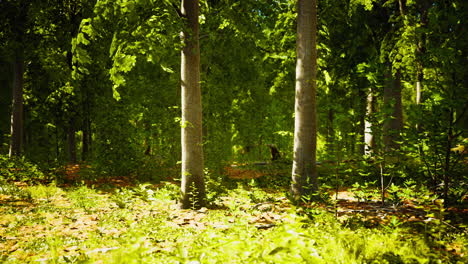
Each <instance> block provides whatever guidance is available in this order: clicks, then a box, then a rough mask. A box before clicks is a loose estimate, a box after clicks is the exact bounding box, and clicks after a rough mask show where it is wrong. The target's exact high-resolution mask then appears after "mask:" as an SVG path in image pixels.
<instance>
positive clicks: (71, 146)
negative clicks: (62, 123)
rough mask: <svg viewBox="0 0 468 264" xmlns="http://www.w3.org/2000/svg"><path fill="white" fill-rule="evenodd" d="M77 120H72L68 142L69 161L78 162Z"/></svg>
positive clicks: (69, 126) (68, 132)
mask: <svg viewBox="0 0 468 264" xmlns="http://www.w3.org/2000/svg"><path fill="white" fill-rule="evenodd" d="M74 123H75V122H74V121H73V120H71V121H70V123H69V125H68V131H67V142H68V162H69V163H71V164H76V161H77V158H76V137H75V124H74Z"/></svg>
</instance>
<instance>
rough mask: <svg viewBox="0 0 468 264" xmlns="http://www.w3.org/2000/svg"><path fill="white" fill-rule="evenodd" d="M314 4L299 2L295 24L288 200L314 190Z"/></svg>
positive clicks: (308, 0) (315, 31) (315, 114)
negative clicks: (290, 197)
mask: <svg viewBox="0 0 468 264" xmlns="http://www.w3.org/2000/svg"><path fill="white" fill-rule="evenodd" d="M316 33H317V4H316V0H299V2H298V21H297V44H296V45H297V47H296V48H297V63H296V96H295V110H294V113H295V122H294V160H293V168H292V184H291V194H292V199H293V200H294V201H296V202H299V201H300V199H301V198H302V196H304V195H307V194H310V193H312V192H315V191H317V190H318V184H317V169H316V167H317V166H316V147H317V112H316V87H317V84H316V75H317V50H316Z"/></svg>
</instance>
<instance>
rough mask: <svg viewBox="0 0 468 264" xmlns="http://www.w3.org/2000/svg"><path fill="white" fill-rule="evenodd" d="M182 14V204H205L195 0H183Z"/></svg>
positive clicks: (198, 205)
mask: <svg viewBox="0 0 468 264" xmlns="http://www.w3.org/2000/svg"><path fill="white" fill-rule="evenodd" d="M181 6H182V8H181V14H182V16H184V17H185V18H186V21H187V24H186V27H185V29H184V31H183V32H182V33H181V37H182V40H183V43H184V48H183V49H182V61H181V78H182V84H181V86H182V87H181V88H182V139H181V140H182V142H181V143H182V185H181V208H183V209H188V208H200V207H202V206H205V196H206V195H205V182H204V176H203V167H204V165H203V145H202V104H201V90H200V48H199V41H198V27H199V26H198V10H199V7H198V0H182V4H181Z"/></svg>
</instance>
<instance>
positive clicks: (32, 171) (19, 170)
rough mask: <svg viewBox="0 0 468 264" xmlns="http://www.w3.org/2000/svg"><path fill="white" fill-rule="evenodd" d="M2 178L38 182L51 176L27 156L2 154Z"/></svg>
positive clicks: (0, 169) (0, 166)
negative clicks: (10, 156)
mask: <svg viewBox="0 0 468 264" xmlns="http://www.w3.org/2000/svg"><path fill="white" fill-rule="evenodd" d="M0 179H1V180H8V181H23V182H38V181H47V180H50V176H49V175H48V174H46V173H44V172H43V171H42V170H41V169H40V168H39V166H38V165H36V164H34V163H31V162H30V161H28V160H27V159H26V158H25V157H12V158H9V157H8V156H7V155H0Z"/></svg>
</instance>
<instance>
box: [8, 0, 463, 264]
mask: <svg viewBox="0 0 468 264" xmlns="http://www.w3.org/2000/svg"><path fill="white" fill-rule="evenodd" d="M467 18H468V2H467V1H464V0H454V1H446V0H317V1H303V0H274V1H266V0H263V1H262V0H242V1H235V0H199V1H198V0H183V1H182V2H181V1H178V0H118V1H114V0H49V1H40V0H0V87H1V89H0V173H1V175H0V183H1V184H13V183H18V182H27V183H28V184H46V185H47V184H52V183H53V184H58V185H63V186H69V185H74V184H79V183H82V184H85V185H86V184H88V185H90V184H98V185H99V183H100V182H115V181H116V180H120V179H124V180H123V181H124V182H127V181H128V182H132V183H136V182H137V183H148V182H149V183H151V184H156V185H157V184H162V183H164V182H172V183H173V184H174V185H175V186H177V187H178V188H179V187H180V189H177V191H175V192H176V193H177V194H176V197H172V196H171V198H174V199H173V200H178V201H180V203H181V204H182V205H181V207H182V208H192V209H197V210H198V209H200V208H204V207H210V206H212V205H213V204H216V201H217V199H218V198H219V197H221V196H222V195H224V194H225V193H226V192H227V190H229V189H232V185H231V184H232V183H233V182H232V181H233V180H236V179H237V180H239V179H241V180H243V181H242V182H243V183H248V184H258V185H260V186H261V187H267V188H273V189H277V190H278V189H279V190H281V191H283V192H285V193H286V197H287V198H289V199H290V201H291V203H292V204H294V205H304V204H305V205H306V207H307V206H312V205H311V204H314V203H316V202H317V203H321V202H323V201H324V200H327V199H329V198H330V197H329V196H330V195H329V194H330V192H333V193H334V194H336V198H337V199H338V192H339V191H340V190H344V189H345V190H351V192H353V193H354V195H355V197H359V198H357V199H358V200H359V201H364V202H368V201H371V200H376V201H379V202H380V203H381V204H382V205H385V204H387V205H388V204H389V203H392V201H394V200H392V199H397V200H398V199H400V200H401V201H403V200H404V198H403V197H409V196H408V195H409V193H411V192H414V193H416V191H421V193H425V194H427V195H429V194H430V195H429V196H430V197H432V198H433V199H432V198H431V199H429V198H427V197H426V196H424V195H422V196H424V197H426V198H427V199H426V200H425V201H426V202H427V201H430V202H434V201H437V202H436V204H437V203H438V204H440V203H442V204H443V207H444V208H451V207H454V208H458V209H457V210H461V211H463V210H466V209H464V208H466V203H467V201H468V188H467V186H468V166H467V165H468V156H467V153H468V149H467V148H468V134H467V128H468V89H467V88H468V87H467V84H468V70H467V66H466V65H467V64H468V54H467V52H468V34H466V28H467V25H466V19H467ZM246 175H247V176H246ZM2 190H3V191H5V190H7V189H6V188H3V189H2V187H0V194H1V193H2ZM5 192H6V191H5ZM143 192H146V191H143ZM5 195H6V194H5ZM8 195H10V194H8ZM405 195H406V196H405ZM0 198H1V197H0ZM420 198H421V197H420ZM312 207H313V206H312ZM437 208H439V207H437ZM460 208H461V209H460ZM443 210H445V209H443ZM312 214H313V213H312ZM464 217H466V216H464ZM462 219H464V218H463V217H462ZM458 220H460V219H458ZM455 222H456V221H455ZM457 228H458V227H457ZM465 232H466V231H465ZM0 260H1V259H0Z"/></svg>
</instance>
